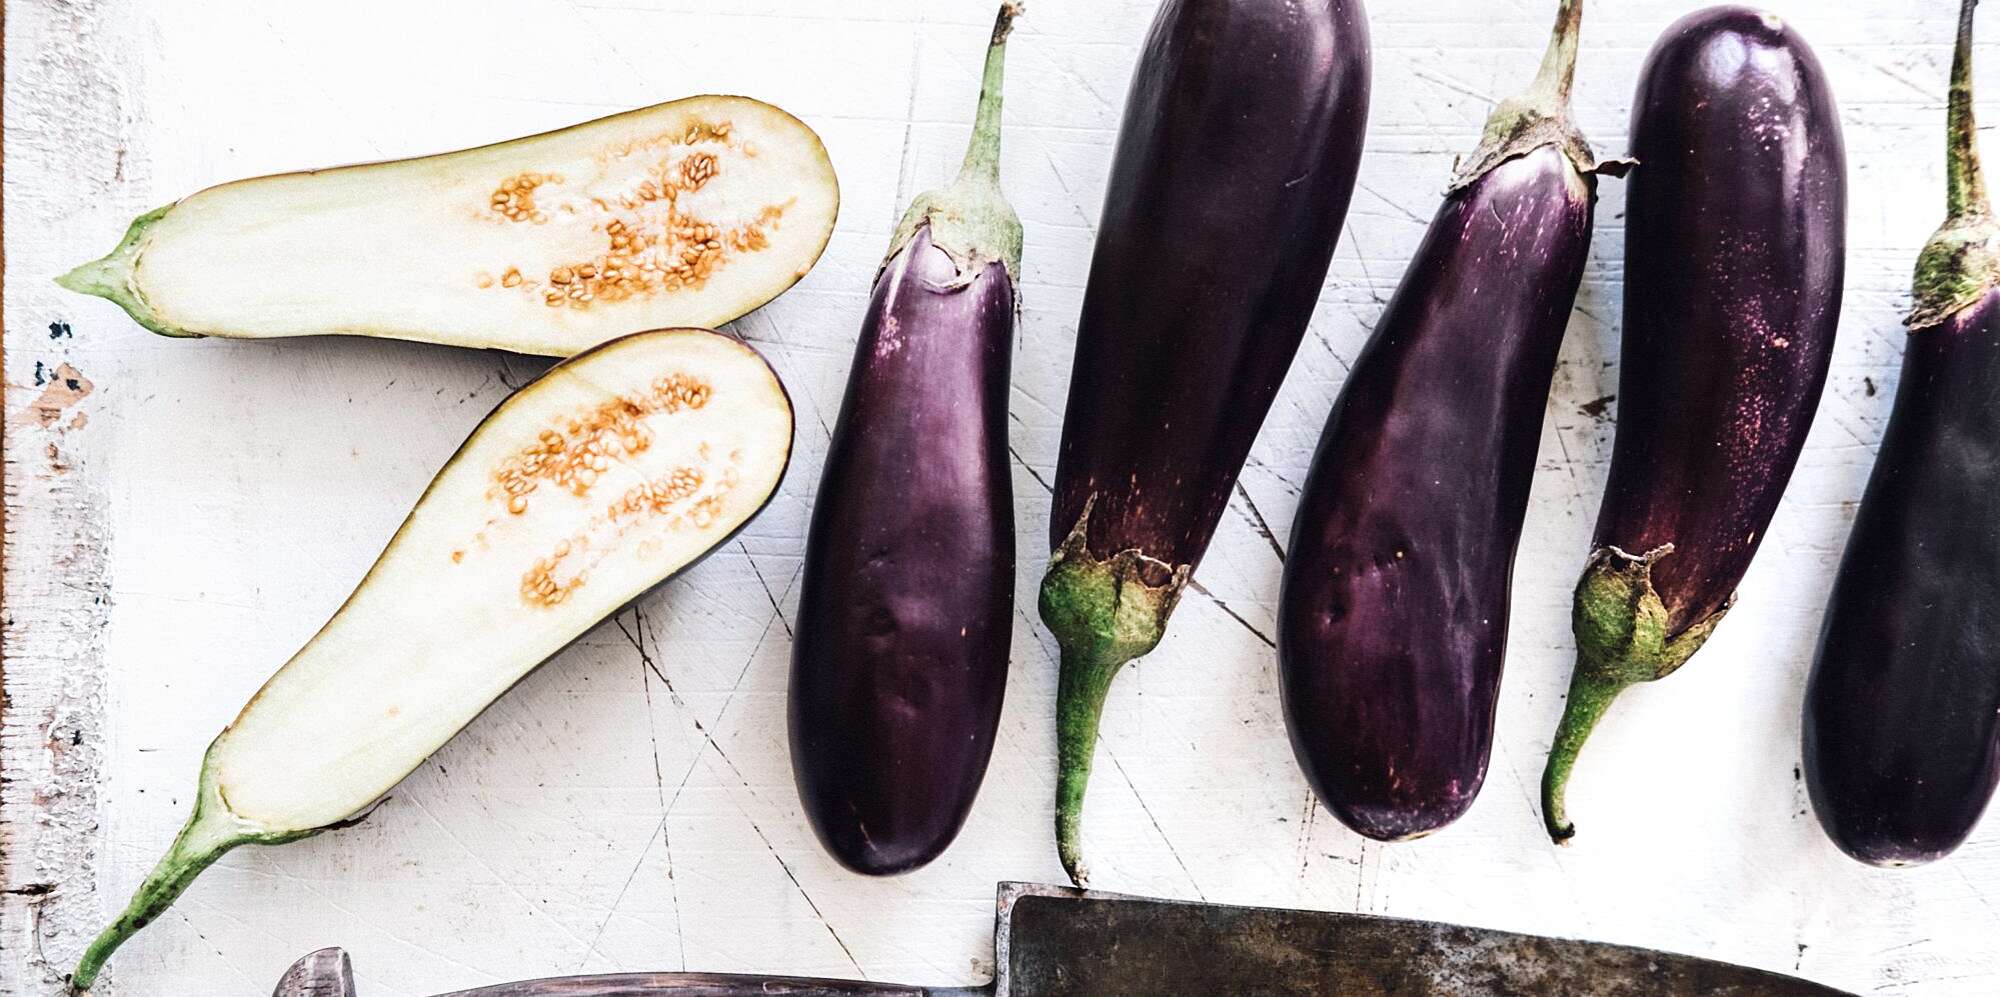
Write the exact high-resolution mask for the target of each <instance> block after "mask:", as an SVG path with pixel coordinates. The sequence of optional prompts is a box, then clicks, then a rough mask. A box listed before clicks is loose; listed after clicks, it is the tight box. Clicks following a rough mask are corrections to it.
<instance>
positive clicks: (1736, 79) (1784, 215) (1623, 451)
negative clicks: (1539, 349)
mask: <svg viewBox="0 0 2000 997" xmlns="http://www.w3.org/2000/svg"><path fill="white" fill-rule="evenodd" d="M1632 155H1633V156H1634V158H1636V159H1638V161H1639V166H1638V169H1637V170H1636V172H1634V173H1633V175H1632V179H1631V181H1630V182H1629V184H1628V185H1627V195H1626V222H1625V228H1626V241H1625V246H1626V250H1625V253H1626V255H1625V278H1626V283H1625V329H1624V338H1623V347H1622V354H1621V358H1620V361H1619V364H1620V369H1619V377H1618V410H1617V415H1618V434H1617V440H1616V442H1615V444H1614V446H1613V451H1612V456H1611V471H1610V480H1609V481H1608V482H1607V484H1606V486H1605V494H1604V502H1603V505H1602V506H1601V507H1600V510H1599V513H1598V519H1597V530H1596V542H1595V546H1596V547H1599V548H1604V547H1617V548H1619V549H1620V550H1624V551H1627V552H1630V553H1633V554H1639V553H1642V552H1645V551H1650V550H1654V549H1656V548H1658V547H1660V546H1661V545H1664V544H1673V545H1674V551H1673V553H1672V554H1670V555H1667V556H1664V557H1662V558H1660V559H1659V560H1658V562H1657V563H1655V564H1654V565H1653V566H1652V584H1653V588H1654V589H1655V590H1656V591H1657V592H1658V593H1659V596H1660V599H1661V601H1662V602H1663V603H1664V604H1665V606H1666V609H1667V614H1668V631H1669V633H1672V634H1678V633H1681V632H1683V631H1685V630H1687V629H1688V628H1689V627H1690V626H1692V625H1694V624H1696V623H1698V622H1701V621H1703V620H1704V619H1707V618H1709V617H1712V616H1713V615H1715V614H1716V613H1717V612H1718V611H1719V610H1721V609H1722V608H1723V607H1724V606H1726V605H1727V604H1728V603H1729V601H1730V599H1731V598H1732V597H1733V596H1734V594H1735V592H1736V585H1737V582H1738V581H1740V580H1741V579H1742V577H1743V573H1744V572H1745V571H1746V570H1747V569H1748V568H1749V567H1750V559H1751V557H1752V556H1753V555H1755V554H1756V552H1757V546H1758V544H1759V542H1761V541H1762V540H1763V539H1764V532H1765V527H1766V526H1767V525H1769V523H1770V521H1771V516H1772V514H1773V513H1775V512H1776V511H1777V508H1778V500H1779V498H1780V497H1781V496H1782V495H1783V494H1784V490H1785V485H1786V483H1787V482H1788V481H1790V479H1791V475H1792V468H1793V467H1794V465H1796V464H1797V463H1798V459H1799V454H1800V453H1801V451H1803V450H1804V448H1805V440H1806V432H1807V430H1809V429H1811V428H1812V420H1813V413H1814V411H1815V409H1817V408H1818V405H1819V397H1820V391H1821V389H1822V388H1824V387H1825V385H1826V374H1827V364H1828V361H1829V360H1830V359H1831V357H1832V354H1833V336H1834V329H1835V326H1836V325H1837V324H1838V322H1839V318H1840V301H1841V290H1842V280H1843V274H1844V272H1845V267H1846V259H1847V251H1846V243H1847V211H1846V208H1847V165H1846V153H1845V149H1844V146H1843V143H1842V138H1841V129H1840V117H1839V112H1838V110H1837V109H1836V107H1835V105H1834V99H1833V93H1832V91H1831V90H1830V89H1829V88H1828V86H1827V82H1826V76H1825V74H1824V73H1823V72H1822V71H1821V69H1820V66H1819V61H1818V59H1817V58H1816V57H1814V55H1813V53H1812V50H1811V49H1809V48H1808V47H1807V46H1806V44H1805V42H1804V40H1803V39H1801V38H1800V37H1799V35H1798V34H1797V33H1796V32H1795V31H1793V30H1792V29H1791V28H1790V27H1789V26H1788V25H1786V24H1784V23H1783V22H1782V21H1779V20H1778V19H1777V18H1775V17H1772V16H1770V15H1766V14H1762V13H1760V12H1758V11H1754V10H1750V9H1748V8H1744V7H1714V8H1710V9H1708V10H1705V11H1699V12H1697V13H1694V14H1690V15H1688V16H1687V17H1685V18H1683V19H1681V21H1680V22H1679V23H1677V24H1675V25H1674V26H1672V27H1670V28H1668V29H1667V32H1666V34H1665V35H1664V36H1663V37H1662V39H1661V41H1660V42H1659V44H1658V45H1656V46H1655V47H1654V49H1653V53H1652V55H1651V57H1650V58H1649V59H1648V60H1647V63H1646V68H1645V70H1644V72H1643V74H1642V76H1641V79H1640V83H1639V91H1638V96H1637V97H1636V99H1635V104H1634V110H1633V116H1632Z"/></svg>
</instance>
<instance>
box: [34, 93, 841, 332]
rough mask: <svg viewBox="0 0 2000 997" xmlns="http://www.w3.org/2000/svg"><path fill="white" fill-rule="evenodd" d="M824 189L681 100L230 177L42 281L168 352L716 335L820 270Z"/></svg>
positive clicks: (830, 201)
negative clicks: (120, 311)
mask: <svg viewBox="0 0 2000 997" xmlns="http://www.w3.org/2000/svg"><path fill="white" fill-rule="evenodd" d="M839 205H840V188H839V184H838V182H837V181H836V180H835V179H834V175H833V164H832V163H831V162H830V161H829V160H828V159H827V155H826V147H825V146H823V145H821V144H820V140H819V136H818V135H816V134H814V133H813V130H812V129H811V128H808V127H806V125H805V123H803V122H801V121H799V119H797V118H794V117H792V116H791V115H790V114H787V113H786V112H784V111H782V110H780V109H778V108H776V107H772V106H771V105H769V104H766V103H763V102H761V101H756V100H752V99H750V98H748V97H719V96H703V97H688V98H685V99H682V100H677V101H673V102H671V103H666V104H656V105H654V106H652V107H646V108H641V109H639V110H636V111H627V112H626V113H624V114H617V115H612V116H611V117H608V118H599V119H597V120H596V121H589V122H585V123H583V124H580V125H573V126H571V127H569V128H564V129H562V130H560V131H553V132H547V133H544V134H541V135H535V136H531V137H528V138H521V139H515V140H513V141H509V142H500V143H497V144H494V145H487V146H481V147H479V148H476V149H466V150H463V151H461V152H451V153H444V154H441V155H435V156H424V157H421V158H418V159H400V160H394V161H391V162H382V163H369V164H365V165H360V166H343V167H338V168H335V169H326V170H311V171H307V172H303V173H284V174H279V175H277V176H268V177H258V178H255V179H251V180H239V181H237V182H235V183H227V184H223V185H221V186H219V187H210V188H209V189H207V190H204V191H201V192H199V193H196V194H192V195H190V196H188V197H185V198H182V199H181V200H179V201H177V202H175V203H173V204H170V205H168V206H167V207H164V208H161V209H159V210H157V211H153V212H150V213H148V214H145V215H141V216H140V217H139V218H138V219H137V220H136V221H134V222H133V223H132V227H131V228H130V229H129V230H128V231H127V232H126V233H125V239H124V241H123V242H121V243H119V244H118V248H116V249H114V250H112V252H111V255H109V256H106V257H105V258H103V259H101V260H98V261H96V262H93V263H86V264H84V265H83V266H80V267H78V268H76V269H75V270H73V271H71V272H70V273H68V274H66V275H64V276H63V277H61V278H58V280H57V282H58V283H60V284H62V286H64V287H67V288H69V289H70V290H73V291H79V292H82V293H85V294H95V295H99V296H101V297H104V298H108V299H110V300H111V301H113V302H116V303H117V304H118V305H119V306H120V307H122V308H124V309H125V311H126V312H128V313H130V314H131V316H132V318H133V320H134V321H136V322H138V323H139V324H140V325H143V326H145V327H146V328H148V329H151V330H153V331H154V332H157V333H160V334H161V335H166V336H228V337H234V338H242V339H264V338H273V337H281V336H310V335H317V334H323V333H335V334H344V335H356V336H380V337H385V338H389V339H412V340H419V341H422V342H429V343H449V344H452V345H456V346H475V347H490V348H496V349H505V350H514V351H516V352H520V353H539V354H544V355H547V356H569V355H570V354H573V353H577V352H579V351H582V350H585V349H589V348H590V347H592V346H595V345H597V344H598V343H601V342H604V341H605V340H607V339H610V338H612V337H613V336H617V335H621V334H623V333H627V332H630V331H632V330H634V329H657V328H663V327H672V326H702V327H705V328H713V327H715V326H718V325H721V324H723V323H724V322H728V321H729V320H731V319H734V318H737V317H738V316H741V315H743V314H744V313H746V312H749V311H751V310H753V309H755V308H757V307H758V306H760V305H762V304H764V303H765V302H767V301H770V300H771V299H772V298H775V297H777V296H778V295H779V294H781V293H783V292H784V290H785V289H786V288H789V287H791V286H792V285H793V284H795V283H797V282H798V280H799V278H801V277H804V276H805V275H806V272H807V271H809V270H811V269H812V266H813V264H814V263H815V262H817V261H818V260H819V255H820V251H821V250H823V249H825V248H826V242H827V239H828V238H829V237H830V236H831V235H832V233H833V222H834V216H835V214H836V213H837V212H838V209H839Z"/></svg>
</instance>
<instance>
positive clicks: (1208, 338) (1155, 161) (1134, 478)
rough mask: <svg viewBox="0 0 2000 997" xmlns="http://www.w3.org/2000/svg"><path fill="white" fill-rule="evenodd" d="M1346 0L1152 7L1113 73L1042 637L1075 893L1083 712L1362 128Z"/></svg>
mask: <svg viewBox="0 0 2000 997" xmlns="http://www.w3.org/2000/svg"><path fill="white" fill-rule="evenodd" d="M1368 84H1369V50H1368V26H1367V23H1366V20H1365V18H1364V15H1363V13H1362V6H1361V0H1167V2H1166V3H1165V4H1164V5H1163V6H1162V7H1161V8H1160V12H1159V14H1158V15H1157V16H1156V18H1155V19H1154V21H1153V28H1152V32H1151V33H1150V35H1149V36H1148V37H1147V40H1146V45H1145V48H1144V50H1143V51H1142V52H1141V53H1140V57H1139V65H1138V69H1137V70H1136V71H1135V72H1134V74H1133V78H1132V84H1131V90H1130V93H1129V95H1128V97H1127V99H1126V105H1125V117H1124V121H1123V123H1122V124H1121V126H1120V130H1119V135H1118V147H1117V151H1116V153H1115V154H1114V156H1113V159H1112V164H1111V176H1110V180H1109V183H1108V185H1107V188H1106V192H1105V200H1104V214H1103V217H1102V220H1101V222H1100V224H1099V226H1098V234H1097V247H1096V252H1095V255H1094V257H1093V258H1092V261H1091V267H1090V279H1089V285H1088V287H1087V289H1086V290H1085V292H1084V301H1083V314H1082V317H1081V318H1080V319H1079V321H1078V326H1077V338H1076V358H1075V364H1074V367H1073V368H1072V372H1071V375H1070V387H1069V401H1068V406H1067V408H1066V410H1065V412H1064V415H1063V431H1062V446H1061V451H1060V455H1059V457H1058V460H1057V464H1056V476H1055V485H1054V489H1053V491H1054V496H1053V503H1052V509H1051V511H1050V515H1049V543H1050V546H1051V548H1053V550H1054V555H1053V557H1052V558H1051V560H1050V565H1049V570H1048V573H1047V574H1046V575H1044V576H1043V579H1042V585H1041V590H1040V593H1039V609H1040V612H1041V617H1042V621H1043V622H1044V623H1045V624H1046V625H1047V626H1048V628H1049V631H1050V633H1052V634H1053V635H1054V636H1055V638H1056V641H1057V643H1058V644H1059V645H1061V648H1062V663H1061V676H1060V678H1059V680H1058V683H1057V692H1056V730H1057V779H1056V847H1057V851H1058V853H1059V855H1060V856H1061V859H1062V863H1063V868H1064V869H1065V870H1066V871H1067V872H1068V873H1069V875H1070V879H1071V881H1073V882H1075V883H1076V884H1077V885H1079V886H1081V885H1083V884H1084V883H1085V881H1086V880H1087V878H1088V873H1087V871H1086V870H1085V868H1084V865H1083V861H1082V856H1081V845H1080V832H1079V830H1078V828H1079V825H1080V820H1081V812H1082V808H1083V798H1084V791H1085V787H1086V785H1087V783H1088V781H1089V773H1090V765H1091V761H1092V757H1093V754H1094V752H1095V750H1096V745H1097V730H1098V724H1099V720H1100V718H1101V714H1102V711H1103V705H1104V699H1105V696H1106V694H1107V693H1108V691H1109V689H1110V686H1111V681H1112V679H1113V678H1114V677H1115V676H1116V675H1117V673H1118V670H1119V669H1120V668H1122V667H1123V666H1124V664H1125V663H1126V662H1128V661H1131V660H1132V659H1134V658H1138V657H1141V656H1143V655H1145V654H1146V653H1148V652H1150V651H1151V650H1152V649H1153V648H1154V647H1155V646H1157V645H1158V644H1159V641H1160V639H1161V637H1163V636H1164V635H1165V632H1166V626H1167V621H1168V619H1169V618H1170V617H1171V616H1172V614H1173V611H1174V607H1175V606H1176V605H1177V604H1178V602H1179V599H1180V595H1181V592H1182V590H1183V589H1184V588H1185V587H1186V585H1187V583H1188V580H1189V578H1190V577H1191V576H1192V574H1193V571H1194V568H1195V565H1196V564H1198V563H1199V562H1200V561H1201V557H1202V553H1203V552H1204V551H1205V550H1206V549H1207V547H1208V542H1209V540H1210V538H1211V537H1213V535H1214V533H1215V528H1216V524H1217V522H1218V521H1219V520H1220V519H1221V517H1222V513H1223V510H1224V509H1225V508H1226V507H1227V506H1228V503H1229V496H1230V492H1231V491H1232V489H1233V488H1234V487H1235V484H1236V479H1237V476H1238V475H1239V474H1240V473H1241V472H1242V469H1243V462H1244V460H1245V459H1246V458H1247V457H1248V456H1249V453H1250V446H1251V443H1252V442H1253V441H1254V440H1255V439H1256V436H1257V431H1258V429H1260V428H1261V427H1262V426H1263V423H1264V416H1265V415H1266V414H1267V413H1268V412H1269V411H1270V408H1271V402H1272V401H1273V400H1274V399H1275V398H1276V397H1277V393H1278V387H1279V385H1280V384H1281V383H1282V382H1283V380H1284V377H1285V373H1286V371H1287V370H1289V369H1290V367H1291V364H1292V358H1293V356H1294V355H1295V354H1296V353H1297V352H1298V348H1299V342H1300V341H1301V340H1302V339H1303V338H1304V336H1305V331H1306V324H1307V322H1308V321H1309V320H1310V319H1311V317H1312V311H1313V306H1314V304H1315V302H1316V301H1317V298H1318V296H1319V291H1320V287H1321V285H1322V284H1323V283H1324V282H1325V280H1326V271H1327V265H1328V264H1329V263H1330V262H1331V260H1332V258H1333V250H1334V245H1335V243H1336V241H1337V240H1338V238H1339V235H1340V230H1341V228H1342V226H1343V225H1344V223H1345V220H1346V216H1347V206H1348V201H1349V199H1350V197H1351V196H1352V195H1353V192H1354V182H1355V178H1356V173H1357V171H1358V168H1359V166H1360V160H1361V144H1362V138H1363V133H1364V131H1365V126H1366V124H1367V118H1368Z"/></svg>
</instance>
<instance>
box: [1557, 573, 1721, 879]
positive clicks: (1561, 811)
mask: <svg viewBox="0 0 2000 997" xmlns="http://www.w3.org/2000/svg"><path fill="white" fill-rule="evenodd" d="M1673 552H1674V545H1673V544H1662V545H1661V546H1659V547H1656V548H1654V549H1652V550H1650V551H1647V552H1646V553H1644V554H1639V555H1634V554H1628V553H1626V552H1625V551H1622V550H1620V549H1618V548H1617V547H1601V548H1598V550H1596V551H1595V552H1594V553H1592V554H1591V556H1590V561H1589V563H1588V564H1586V565H1585V566H1584V569H1583V577H1582V578H1581V579H1579V580H1578V581H1577V585H1576V600H1575V603H1574V605H1573V607H1572V609H1571V614H1570V627H1571V629H1572V630H1574V631H1575V634H1576V670H1575V671H1574V672H1572V673H1571V675H1570V682H1569V700H1568V702H1567V703H1566V704H1565V705H1564V706H1563V716H1562V721H1561V722H1560V723H1559V724H1558V725H1557V727H1556V735H1555V739H1554V740H1553V741H1552V742H1551V743H1550V745H1549V761H1548V766H1547V767H1546V768H1544V769H1543V770H1542V820H1543V823H1544V824H1545V825H1546V826H1547V827H1548V831H1549V838H1550V839H1551V840H1553V841H1555V842H1556V843H1557V844H1562V843H1563V842H1566V841H1568V840H1569V839H1570V838H1572V837H1574V836H1575V835H1576V825H1575V824H1574V823H1572V822H1571V821H1570V819H1569V811H1568V807H1567V806H1566V802H1565V796H1566V792H1567V788H1568V785H1569V777H1570V772H1571V770H1573V769H1574V768H1575V767H1576V759H1577V755H1578V754H1580V753H1581V752H1582V751H1583V744H1584V742H1585V741H1586V740H1588V739H1589V738H1590V732H1591V731H1592V730H1595V729H1596V727H1597V723H1598V721H1599V720H1602V719H1603V718H1604V712H1605V711H1606V710H1607V709H1609V708H1610V707H1611V703H1612V701H1613V700H1615V699H1617V698H1618V694H1619V693H1621V692H1624V691H1625V690H1626V689H1627V688H1628V687H1630V686H1633V685H1636V684H1638V683H1640V682H1654V681H1658V680H1659V679H1663V678H1665V677H1667V676H1668V675H1671V674H1673V673H1674V672H1675V671H1676V670H1678V669H1679V668H1680V667H1681V666H1682V665H1684V664H1686V663H1687V660H1688V658H1690V657H1692V656H1693V655H1694V652H1695V651H1697V650H1699V649H1700V648H1701V645H1702V644H1703V643H1705V642H1707V640H1708V638H1709V635H1710V634H1712V633H1714V632H1715V627H1716V625H1717V624H1719V623H1721V622H1722V617H1723V616H1724V614H1726V613H1728V612H1729V607H1730V605H1731V604H1733V602H1734V596H1732V597H1730V599H1727V600H1724V602H1723V604H1722V606H1721V607H1720V608H1718V609H1716V610H1715V611H1714V612H1713V613H1710V614H1709V615H1707V616H1705V617H1703V618H1701V619H1699V620H1696V621H1695V622H1693V623H1691V624H1689V625H1688V626H1686V627H1685V628H1683V629H1682V630H1680V631H1679V632H1675V631H1674V630H1673V629H1672V616H1671V614H1670V613H1669V611H1668V609H1667V605H1666V602H1665V600H1663V599H1661V598H1660V593H1659V592H1658V591H1657V590H1655V589H1654V588H1653V565H1655V564H1657V563H1659V561H1660V559H1661V558H1664V557H1667V556H1669V555H1671V554H1672V553H1673Z"/></svg>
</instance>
